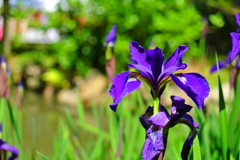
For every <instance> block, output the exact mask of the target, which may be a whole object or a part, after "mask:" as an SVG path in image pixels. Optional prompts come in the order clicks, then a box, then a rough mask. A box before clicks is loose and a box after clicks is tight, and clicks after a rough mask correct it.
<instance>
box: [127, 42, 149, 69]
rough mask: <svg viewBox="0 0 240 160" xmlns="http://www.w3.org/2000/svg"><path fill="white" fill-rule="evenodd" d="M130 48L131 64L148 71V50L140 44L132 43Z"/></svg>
mask: <svg viewBox="0 0 240 160" xmlns="http://www.w3.org/2000/svg"><path fill="white" fill-rule="evenodd" d="M129 47H130V60H131V63H134V64H139V65H142V66H144V67H146V68H148V69H150V68H149V65H148V63H147V62H146V53H145V52H146V51H147V50H146V49H145V48H143V47H142V46H141V45H140V44H139V43H138V42H136V41H132V42H131V43H130V45H129Z"/></svg>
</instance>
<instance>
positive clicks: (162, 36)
mask: <svg viewBox="0 0 240 160" xmlns="http://www.w3.org/2000/svg"><path fill="white" fill-rule="evenodd" d="M20 6H21V5H20ZM19 8H20V9H23V8H22V7H19ZM17 12H18V11H17V10H16V9H12V11H11V14H12V16H13V17H17V18H20V19H21V17H22V16H23V15H21V14H20V15H18V14H17ZM27 13H28V14H36V13H39V12H38V11H36V10H35V11H34V10H33V9H32V10H31V9H29V12H27ZM46 14H47V17H48V18H47V22H45V23H44V24H43V25H36V24H32V25H31V26H32V27H35V28H41V29H43V30H47V29H49V28H52V27H54V28H57V29H58V31H59V34H60V37H61V39H60V41H59V42H56V43H54V44H49V45H45V46H44V47H43V48H39V49H38V52H43V53H44V55H46V56H47V57H48V58H50V59H54V60H55V61H54V64H52V65H51V66H50V67H54V66H56V65H59V66H60V67H61V68H63V69H64V70H67V71H72V70H76V71H77V72H76V73H77V74H80V75H85V74H86V72H87V71H88V70H89V69H90V68H92V67H95V68H99V69H100V70H101V71H102V72H105V71H104V70H105V57H104V56H105V55H104V53H105V51H104V50H105V49H104V43H105V36H106V34H107V33H108V32H109V30H110V28H111V27H112V25H113V24H117V25H118V29H117V42H116V45H115V52H116V56H117V59H118V61H117V67H116V69H117V72H120V71H122V70H124V69H125V68H126V67H127V66H126V65H125V64H127V63H128V61H129V47H128V46H129V42H130V41H132V40H135V41H138V42H140V44H141V45H143V46H144V47H145V48H148V47H149V46H150V44H151V43H153V44H154V45H155V46H159V47H160V48H161V49H162V50H163V52H165V53H166V54H167V55H170V54H171V53H172V52H173V51H174V50H175V48H176V47H177V46H178V45H179V44H187V45H190V46H192V47H190V51H188V55H192V56H194V57H199V56H201V54H200V51H199V49H198V43H197V40H199V38H200V34H201V30H202V17H201V15H200V14H199V13H198V11H197V10H196V7H195V6H194V3H191V2H190V1H189V0H182V1H177V0H176V1H175V0H174V1H170V0H168V1H164V2H162V1H157V0H151V1H145V0H138V1H128V0H124V1H111V2H109V1H107V0H103V1H93V0H89V1H76V0H68V1H67V0H61V1H60V2H59V3H58V9H57V11H55V12H52V13H46ZM30 17H31V16H30ZM33 20H34V19H33ZM14 45H15V46H16V48H14V51H15V52H16V53H18V54H22V53H28V55H29V57H32V56H33V55H32V54H30V53H29V49H28V48H29V46H27V47H26V48H22V47H21V42H20V41H19V37H17V36H16V39H15V42H14ZM48 58H46V59H45V60H47V59H48ZM41 60H43V59H41ZM73 74H75V73H73Z"/></svg>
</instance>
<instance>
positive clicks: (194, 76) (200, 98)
mask: <svg viewBox="0 0 240 160" xmlns="http://www.w3.org/2000/svg"><path fill="white" fill-rule="evenodd" d="M170 76H171V78H172V80H173V82H174V83H175V84H176V85H178V87H180V88H181V89H182V90H183V91H184V92H185V93H186V94H187V95H188V96H189V97H190V98H191V99H192V100H193V101H194V102H195V104H196V105H197V107H198V108H199V109H200V110H201V109H203V107H204V99H205V98H206V97H207V96H208V94H209V91H210V88H209V84H208V82H207V80H206V79H205V78H204V77H203V76H202V75H200V74H198V73H186V74H179V75H177V76H175V75H173V74H171V75H170Z"/></svg>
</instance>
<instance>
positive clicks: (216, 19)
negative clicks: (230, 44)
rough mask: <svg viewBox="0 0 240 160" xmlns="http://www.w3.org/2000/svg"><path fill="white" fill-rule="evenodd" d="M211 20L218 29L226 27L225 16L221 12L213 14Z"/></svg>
mask: <svg viewBox="0 0 240 160" xmlns="http://www.w3.org/2000/svg"><path fill="white" fill-rule="evenodd" d="M209 20H210V22H211V23H212V24H213V25H214V26H216V27H218V28H222V27H223V26H224V20H223V16H222V14H221V13H219V12H218V13H216V14H211V15H210V16H209Z"/></svg>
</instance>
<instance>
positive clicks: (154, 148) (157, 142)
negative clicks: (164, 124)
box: [142, 125, 165, 160]
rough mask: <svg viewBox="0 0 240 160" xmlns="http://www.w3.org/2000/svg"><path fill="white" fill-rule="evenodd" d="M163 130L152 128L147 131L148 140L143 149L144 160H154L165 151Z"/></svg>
mask: <svg viewBox="0 0 240 160" xmlns="http://www.w3.org/2000/svg"><path fill="white" fill-rule="evenodd" d="M164 147H165V146H164V142H163V128H159V127H157V126H153V125H152V126H151V127H150V128H149V129H148V130H147V138H146V140H145V143H144V146H143V149H142V158H143V160H152V159H153V158H154V157H155V156H157V155H159V154H160V153H161V152H162V151H163V150H164Z"/></svg>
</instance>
